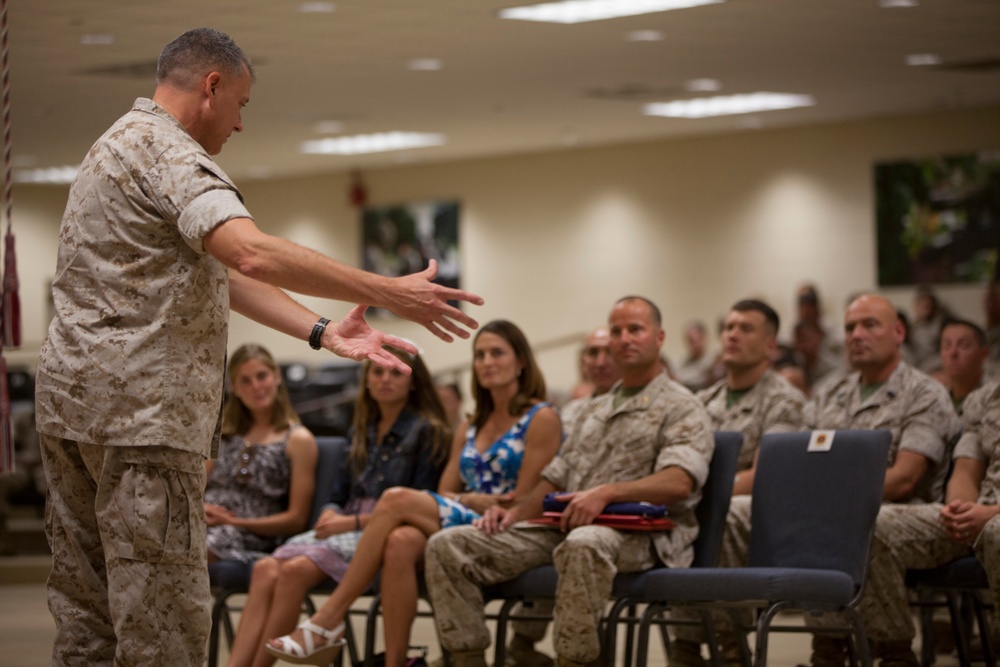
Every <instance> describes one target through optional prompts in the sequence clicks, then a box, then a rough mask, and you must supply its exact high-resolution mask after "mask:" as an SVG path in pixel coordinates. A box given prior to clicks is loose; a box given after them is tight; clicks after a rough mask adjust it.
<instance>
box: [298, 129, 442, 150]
mask: <svg viewBox="0 0 1000 667" xmlns="http://www.w3.org/2000/svg"><path fill="white" fill-rule="evenodd" d="M444 142H445V138H444V135H443V134H435V133H427V132H423V133H422V132H379V133H376V134H356V135H354V136H350V137H330V138H327V139H314V140H312V141H305V142H303V143H302V152H303V153H315V154H318V155H359V154H361V153H383V152H385V151H401V150H406V149H410V148H426V147H428V146H440V145H442V144H443V143H444Z"/></svg>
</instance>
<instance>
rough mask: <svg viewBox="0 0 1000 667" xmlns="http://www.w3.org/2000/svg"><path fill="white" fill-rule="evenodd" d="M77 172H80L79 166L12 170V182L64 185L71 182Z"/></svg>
mask: <svg viewBox="0 0 1000 667" xmlns="http://www.w3.org/2000/svg"><path fill="white" fill-rule="evenodd" d="M78 171H80V166H79V165H77V166H75V167H48V168H44V169H16V170H14V182H16V183H52V184H60V185H65V184H68V183H72V182H73V179H74V178H76V172H78Z"/></svg>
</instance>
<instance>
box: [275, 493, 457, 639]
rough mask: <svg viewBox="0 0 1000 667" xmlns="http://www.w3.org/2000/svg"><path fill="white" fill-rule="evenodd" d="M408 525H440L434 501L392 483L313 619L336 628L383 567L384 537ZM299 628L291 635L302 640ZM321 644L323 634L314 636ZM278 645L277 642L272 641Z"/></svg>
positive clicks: (424, 528)
mask: <svg viewBox="0 0 1000 667" xmlns="http://www.w3.org/2000/svg"><path fill="white" fill-rule="evenodd" d="M402 525H411V526H414V527H415V528H418V529H419V530H420V531H421V532H422V533H424V534H425V535H431V534H433V533H435V532H437V531H438V530H440V528H441V522H440V520H439V518H438V510H437V502H436V501H435V500H434V498H433V497H432V496H431V495H430V494H428V493H424V492H423V491H417V490H414V489H409V488H405V487H393V488H391V489H388V490H387V491H385V493H383V494H382V497H381V498H380V499H379V501H378V504H376V505H375V510H374V511H373V512H372V515H371V517H370V518H369V519H368V523H367V525H366V526H365V530H364V532H363V533H362V534H361V540H360V541H359V542H358V548H357V549H356V550H355V552H354V557H353V558H352V559H351V566H350V567H348V568H347V572H346V573H344V578H343V580H341V581H340V582H339V583H338V584H337V588H336V589H334V591H333V595H331V596H330V598H329V599H328V600H327V601H326V603H325V604H324V605H323V606H322V607H320V609H319V610H317V612H316V613H315V614H314V615H313V617H312V622H313V623H315V624H316V625H319V626H321V627H324V628H330V629H332V628H336V627H337V626H338V625H340V624H341V623H343V622H344V619H345V618H346V616H347V612H348V610H349V609H350V607H351V604H353V602H354V601H355V600H357V599H358V598H359V597H360V596H362V595H364V593H365V591H367V590H368V587H369V586H371V583H372V580H373V579H374V578H375V575H376V574H378V571H379V569H380V568H381V567H382V557H383V552H384V551H385V545H386V541H387V540H388V539H389V533H391V532H392V531H393V529H395V528H397V527H399V526H402ZM300 635H301V632H300V631H299V630H296V631H295V633H293V635H292V637H293V639H294V640H295V641H297V642H299V644H302V641H301V640H302V637H301V636H300ZM316 639H317V643H318V644H322V642H323V640H322V638H316ZM274 645H275V647H276V648H277V647H279V643H278V642H275V643H274Z"/></svg>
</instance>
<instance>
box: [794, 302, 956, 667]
mask: <svg viewBox="0 0 1000 667" xmlns="http://www.w3.org/2000/svg"><path fill="white" fill-rule="evenodd" d="M844 330H845V332H846V334H847V354H848V357H849V361H850V364H851V366H852V367H853V368H854V369H855V370H854V372H852V373H850V374H848V375H845V376H843V377H842V378H839V379H837V380H836V381H835V382H832V383H830V384H829V385H828V386H827V387H825V388H824V390H823V391H822V392H821V393H820V394H818V395H816V396H814V397H813V399H812V401H811V402H810V403H809V404H808V405H807V407H806V426H807V427H808V428H810V429H848V428H852V429H888V430H889V431H891V433H892V444H891V446H890V448H889V460H888V463H889V467H888V469H887V470H886V475H885V489H884V491H883V499H884V501H885V503H898V504H922V503H929V502H934V501H936V500H938V499H940V497H941V494H942V491H943V483H944V476H945V474H946V472H947V467H948V459H949V454H950V448H951V445H952V444H953V443H954V441H955V438H956V437H957V435H958V433H959V431H960V429H961V424H960V422H959V420H958V417H957V415H956V414H955V410H954V408H953V407H952V404H951V400H950V399H949V397H948V393H947V392H946V391H945V390H944V388H943V387H942V386H941V385H940V384H939V383H937V382H935V381H934V380H932V379H931V378H930V377H929V376H927V375H925V374H924V373H921V372H919V371H917V370H916V369H914V368H913V367H912V366H910V365H908V364H907V363H905V362H904V361H902V359H901V358H900V351H899V348H900V345H901V344H902V342H903V327H902V324H901V323H900V322H899V317H898V313H897V312H896V309H895V307H893V305H892V304H890V303H889V301H887V300H886V299H884V298H882V297H879V296H874V295H862V296H860V297H858V298H856V299H854V300H853V301H852V302H851V304H850V305H849V306H848V307H847V312H846V314H845V316H844ZM890 506H891V505H889V504H886V505H883V509H884V508H886V507H890ZM828 616H829V615H828ZM806 620H807V625H814V626H826V627H829V625H830V624H831V623H834V622H835V623H836V624H838V625H839V624H841V623H842V621H841V620H835V619H833V618H820V619H812V618H811V617H810V618H807V619H806ZM876 633H877V630H876ZM846 660H847V640H846V639H845V638H843V637H839V636H831V635H823V634H817V635H815V636H814V637H813V653H812V665H813V666H814V667H842V666H843V665H844V664H845V662H846Z"/></svg>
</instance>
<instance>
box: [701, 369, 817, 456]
mask: <svg viewBox="0 0 1000 667" xmlns="http://www.w3.org/2000/svg"><path fill="white" fill-rule="evenodd" d="M727 391H728V390H727V387H726V381H725V380H722V381H720V382H717V383H715V384H714V385H712V386H711V387H709V388H708V389H705V390H703V391H700V392H698V398H699V399H701V401H702V403H704V404H705V409H706V410H708V416H709V418H710V419H711V420H712V428H714V429H715V430H716V431H739V432H740V433H742V434H743V447H742V448H741V449H740V458H739V467H738V469H739V470H746V469H748V468H750V467H751V466H752V465H753V459H754V456H755V455H756V453H757V447H758V446H759V445H760V437H761V436H762V435H764V434H765V433H791V432H793V431H801V430H802V410H803V407H804V406H805V403H806V397H805V396H804V395H803V394H802V392H801V391H799V390H798V389H796V388H795V387H793V386H792V385H790V384H789V383H788V382H787V381H786V380H785V379H784V378H783V377H781V376H780V375H778V374H777V373H775V372H774V371H772V370H767V371H765V372H764V374H763V375H761V376H760V379H759V380H757V382H756V384H754V385H753V386H752V387H751V388H750V389H749V390H748V391H747V392H746V393H745V394H743V396H741V397H740V399H739V400H738V401H736V404H735V405H733V406H732V407H728V405H727V401H728V397H727Z"/></svg>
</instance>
